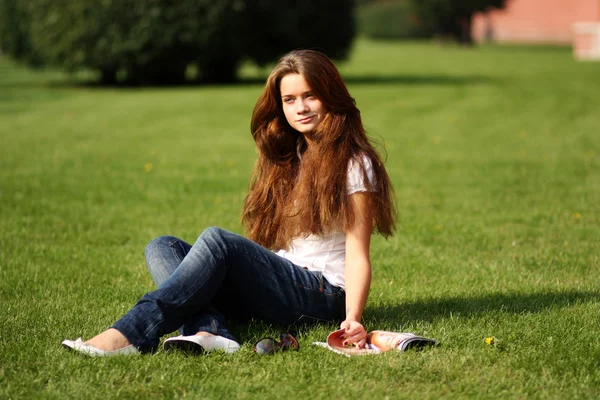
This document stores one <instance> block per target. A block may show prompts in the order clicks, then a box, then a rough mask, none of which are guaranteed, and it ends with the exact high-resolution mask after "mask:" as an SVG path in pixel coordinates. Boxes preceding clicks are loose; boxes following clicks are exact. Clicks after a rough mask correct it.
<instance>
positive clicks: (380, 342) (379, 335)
mask: <svg viewBox="0 0 600 400" xmlns="http://www.w3.org/2000/svg"><path fill="white" fill-rule="evenodd" d="M343 333H344V330H343V329H339V330H337V331H335V332H331V333H330V334H329V336H327V343H324V342H314V343H313V344H315V345H317V346H321V347H325V348H326V349H329V350H331V351H333V352H336V353H339V354H344V355H346V356H348V357H350V356H362V355H367V354H379V353H383V352H384V351H389V350H396V351H406V350H408V349H412V348H421V347H425V346H432V345H437V344H439V342H438V341H436V340H433V339H428V338H426V337H423V336H417V335H415V334H412V333H402V332H388V331H372V332H369V333H368V334H367V346H366V348H362V349H358V348H356V347H355V346H354V345H350V346H344V339H342V334H343Z"/></svg>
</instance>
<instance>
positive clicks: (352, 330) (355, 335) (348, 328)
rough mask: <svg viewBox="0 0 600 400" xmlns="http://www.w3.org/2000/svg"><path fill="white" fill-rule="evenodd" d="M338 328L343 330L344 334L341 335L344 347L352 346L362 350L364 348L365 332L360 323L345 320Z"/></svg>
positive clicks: (365, 341)
mask: <svg viewBox="0 0 600 400" xmlns="http://www.w3.org/2000/svg"><path fill="white" fill-rule="evenodd" d="M340 328H342V329H344V330H345V332H344V333H343V334H342V339H344V346H348V345H351V344H354V345H355V346H356V347H357V348H359V349H362V348H363V347H365V346H366V344H367V331H366V330H365V328H364V326H362V324H361V323H360V322H358V321H353V320H345V321H343V322H342V323H341V324H340Z"/></svg>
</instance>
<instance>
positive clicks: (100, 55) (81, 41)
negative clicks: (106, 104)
mask: <svg viewBox="0 0 600 400" xmlns="http://www.w3.org/2000/svg"><path fill="white" fill-rule="evenodd" d="M353 35H354V20H353V1H352V0H328V1H327V2H321V1H319V0H303V1H300V0H278V1H277V0H177V1H175V0H135V1H123V0H86V1H81V0H62V1H56V0H0V47H1V48H2V50H3V51H4V52H5V53H6V54H8V55H10V56H12V57H13V58H15V59H17V60H20V61H23V62H26V63H29V64H32V65H35V64H42V65H54V66H60V67H62V68H64V69H66V70H68V71H76V70H80V69H87V70H94V71H97V72H99V74H100V76H101V81H102V82H103V83H107V84H113V83H133V84H177V83H183V82H185V81H189V80H190V79H192V80H197V81H202V82H230V81H232V80H234V79H235V76H236V72H237V69H238V67H239V65H240V64H241V62H242V61H244V60H251V61H255V62H257V63H259V64H265V63H268V62H271V61H273V60H275V59H276V58H277V57H278V56H280V55H281V54H283V53H286V52H288V51H290V50H292V49H294V48H301V47H302V48H314V49H319V50H321V51H323V52H325V53H326V54H328V55H329V56H331V57H332V58H337V59H340V58H344V57H345V56H346V55H347V54H348V51H349V49H350V46H351V43H352V38H353ZM190 72H193V74H191V75H190ZM192 75H193V76H192Z"/></svg>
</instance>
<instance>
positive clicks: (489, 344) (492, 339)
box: [485, 336, 494, 346]
mask: <svg viewBox="0 0 600 400" xmlns="http://www.w3.org/2000/svg"><path fill="white" fill-rule="evenodd" d="M485 344H487V345H488V346H491V345H493V344H494V337H493V336H492V337H487V338H485Z"/></svg>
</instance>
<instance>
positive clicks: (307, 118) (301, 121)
mask: <svg viewBox="0 0 600 400" xmlns="http://www.w3.org/2000/svg"><path fill="white" fill-rule="evenodd" d="M314 117H315V116H314V115H312V116H310V117H306V118H302V119H299V120H298V121H296V122H299V123H301V124H306V123H307V122H310V121H311V120H312V119H313V118H314Z"/></svg>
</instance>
